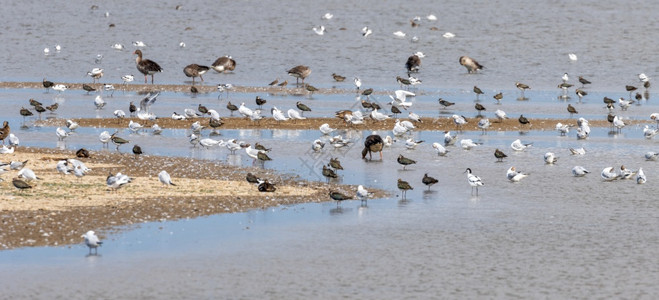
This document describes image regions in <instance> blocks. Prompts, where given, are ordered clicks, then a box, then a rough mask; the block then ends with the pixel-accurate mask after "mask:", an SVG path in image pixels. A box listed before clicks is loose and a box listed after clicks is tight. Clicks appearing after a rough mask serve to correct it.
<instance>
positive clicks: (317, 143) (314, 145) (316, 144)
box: [311, 139, 325, 152]
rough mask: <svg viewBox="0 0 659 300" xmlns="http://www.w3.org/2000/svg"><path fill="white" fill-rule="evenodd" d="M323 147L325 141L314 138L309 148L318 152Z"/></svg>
mask: <svg viewBox="0 0 659 300" xmlns="http://www.w3.org/2000/svg"><path fill="white" fill-rule="evenodd" d="M324 147H325V143H323V141H321V140H320V139H316V140H314V141H313V143H312V144H311V149H312V150H313V151H314V152H320V151H321V150H323V148H324Z"/></svg>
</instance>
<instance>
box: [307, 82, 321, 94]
mask: <svg viewBox="0 0 659 300" xmlns="http://www.w3.org/2000/svg"><path fill="white" fill-rule="evenodd" d="M303 84H304V89H306V90H307V91H308V92H310V93H311V95H312V96H313V93H314V92H316V91H318V89H317V88H316V87H315V86H313V85H310V84H308V83H306V84H305V83H303Z"/></svg>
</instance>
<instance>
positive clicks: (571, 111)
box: [567, 103, 579, 118]
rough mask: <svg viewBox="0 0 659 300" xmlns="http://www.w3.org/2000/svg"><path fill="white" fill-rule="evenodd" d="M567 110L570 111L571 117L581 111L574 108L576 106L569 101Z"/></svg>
mask: <svg viewBox="0 0 659 300" xmlns="http://www.w3.org/2000/svg"><path fill="white" fill-rule="evenodd" d="M567 112H569V113H570V118H572V115H574V114H578V113H579V112H577V109H576V108H574V106H572V104H569V103H568V104H567Z"/></svg>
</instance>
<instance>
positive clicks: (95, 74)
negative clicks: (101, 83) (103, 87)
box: [87, 68, 103, 92]
mask: <svg viewBox="0 0 659 300" xmlns="http://www.w3.org/2000/svg"><path fill="white" fill-rule="evenodd" d="M87 75H88V76H90V77H91V78H92V80H93V82H94V83H96V80H98V79H100V78H101V77H103V69H101V68H93V69H92V70H91V71H89V72H87ZM88 92H89V91H88Z"/></svg>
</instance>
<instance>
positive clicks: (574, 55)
mask: <svg viewBox="0 0 659 300" xmlns="http://www.w3.org/2000/svg"><path fill="white" fill-rule="evenodd" d="M567 57H568V58H570V60H571V61H577V59H578V58H577V55H576V54H574V53H568V55H567Z"/></svg>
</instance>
